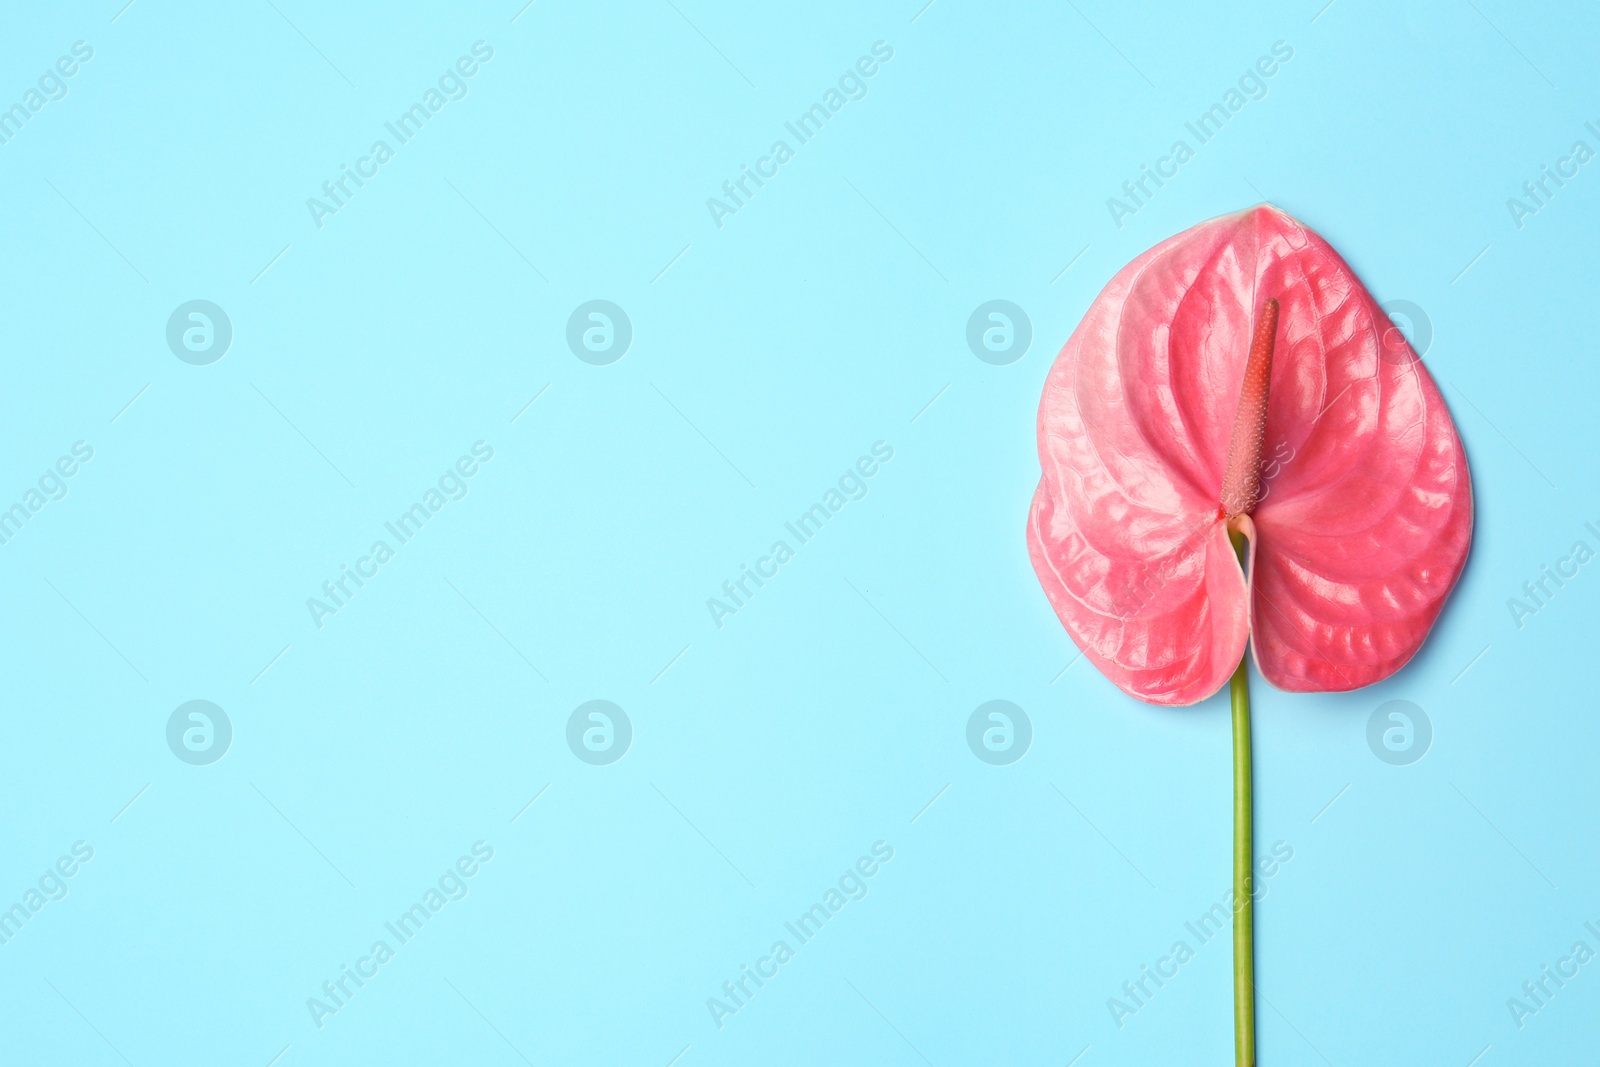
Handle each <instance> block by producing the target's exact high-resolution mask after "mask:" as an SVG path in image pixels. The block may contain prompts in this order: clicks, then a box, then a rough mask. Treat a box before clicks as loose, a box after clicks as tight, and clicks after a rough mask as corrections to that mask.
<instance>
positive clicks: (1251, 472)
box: [1028, 206, 1472, 704]
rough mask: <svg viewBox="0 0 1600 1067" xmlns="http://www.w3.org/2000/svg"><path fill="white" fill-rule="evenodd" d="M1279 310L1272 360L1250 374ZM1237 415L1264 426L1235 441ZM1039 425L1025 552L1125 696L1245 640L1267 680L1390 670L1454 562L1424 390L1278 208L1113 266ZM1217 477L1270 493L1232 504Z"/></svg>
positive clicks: (1442, 426) (1352, 285) (1467, 507)
mask: <svg viewBox="0 0 1600 1067" xmlns="http://www.w3.org/2000/svg"><path fill="white" fill-rule="evenodd" d="M1272 306H1275V308H1276V311H1275V314H1276V317H1277V323H1276V341H1275V344H1274V343H1273V339H1272V337H1271V335H1270V333H1269V336H1268V342H1267V345H1268V350H1267V363H1268V364H1269V365H1270V375H1268V374H1266V373H1263V374H1262V375H1261V376H1260V377H1258V378H1253V379H1251V380H1250V383H1249V385H1250V387H1249V388H1246V385H1247V379H1246V363H1247V361H1248V359H1249V357H1250V353H1251V342H1252V338H1253V336H1254V335H1255V334H1256V333H1257V331H1258V327H1259V326H1260V325H1261V324H1262V323H1263V321H1264V319H1265V317H1266V315H1267V309H1268V308H1269V307H1272ZM1258 409H1259V410H1258ZM1260 411H1264V413H1265V422H1264V425H1263V424H1261V423H1260V422H1253V423H1252V420H1254V419H1256V417H1257V416H1258V414H1259V412H1260ZM1241 420H1242V421H1241ZM1247 426H1249V427H1251V428H1258V434H1259V435H1258V436H1256V437H1255V438H1254V440H1253V441H1252V440H1250V439H1249V438H1248V435H1247V439H1246V441H1245V445H1246V446H1247V447H1246V448H1245V450H1244V451H1242V452H1236V453H1234V454H1232V455H1230V444H1231V443H1232V442H1233V441H1234V438H1235V435H1236V429H1238V430H1242V429H1244V428H1246V427H1247ZM1038 436H1039V460H1040V463H1041V465H1042V467H1043V471H1044V473H1043V477H1042V478H1041V479H1040V482H1039V488H1038V491H1037V492H1036V493H1035V495H1034V499H1033V509H1032V512H1031V514H1030V516H1029V522H1028V548H1029V551H1030V553H1031V555H1032V557H1033V564H1034V568H1035V570H1036V571H1037V572H1038V575H1039V580H1040V582H1041V583H1042V584H1043V586H1044V589H1045V592H1046V593H1047V594H1048V596H1049V598H1050V602H1051V604H1052V605H1053V606H1054V608H1055V610H1056V614H1057V615H1058V616H1060V618H1061V621H1062V623H1063V624H1064V625H1065V626H1066V628H1067V631H1068V633H1070V634H1071V635H1072V638H1073V640H1074V641H1075V642H1076V643H1077V644H1078V646H1079V647H1080V648H1082V649H1083V652H1084V654H1085V655H1086V656H1087V657H1088V658H1089V659H1090V661H1091V662H1093V663H1094V664H1095V666H1097V667H1098V668H1100V670H1101V672H1102V673H1103V674H1105V676H1106V677H1107V678H1109V679H1110V680H1111V681H1112V682H1114V683H1115V684H1116V685H1117V686H1118V687H1119V688H1120V689H1122V690H1123V691H1124V692H1126V693H1128V694H1129V695H1131V696H1135V697H1138V698H1139V699H1140V700H1145V701H1149V702H1151V703H1156V704H1193V703H1195V702H1196V701H1199V700H1203V699H1205V698H1206V697H1208V696H1210V695H1211V694H1213V693H1215V692H1216V691H1217V690H1218V689H1220V688H1221V687H1222V685H1223V683H1225V682H1226V681H1227V680H1228V677H1229V675H1230V674H1232V673H1233V671H1234V669H1235V668H1236V667H1237V666H1238V665H1239V662H1240V658H1241V656H1242V655H1243V653H1244V650H1245V644H1246V641H1247V640H1248V641H1249V642H1250V643H1251V644H1252V645H1253V647H1254V650H1255V659H1256V664H1257V666H1258V668H1259V669H1260V671H1261V673H1262V675H1263V676H1264V677H1265V678H1266V679H1267V681H1269V682H1271V683H1272V684H1273V685H1275V686H1277V687H1278V688H1280V689H1287V690H1292V691H1296V692H1307V691H1312V692H1317V691H1330V690H1347V689H1354V688H1357V687H1359V686H1363V685H1368V684H1370V683H1372V682H1376V681H1380V680H1382V679H1384V678H1387V677H1388V676H1389V675H1390V674H1392V673H1394V672H1395V671H1396V670H1398V669H1399V668H1400V667H1401V666H1403V665H1404V664H1405V662H1406V661H1407V660H1409V659H1410V658H1411V657H1412V655H1413V654H1415V653H1416V651H1417V649H1418V648H1419V647H1420V646H1421V644H1422V641H1423V638H1424V637H1426V636H1427V633H1428V630H1429V628H1430V627H1432V625H1433V622H1434V619H1435V618H1436V617H1437V616H1438V614H1439V610H1440V608H1441V607H1442V606H1443V604H1444V600H1445V597H1446V596H1447V595H1448V594H1449V592H1450V589H1451V587H1452V586H1453V585H1454V584H1455V581H1456V578H1457V577H1458V576H1459V575H1460V573H1461V569H1462V565H1463V564H1464V562H1465V560H1466V555H1467V547H1468V542H1469V541H1470V539H1471V532H1472V493H1471V487H1470V484H1469V481H1468V475H1467V463H1466V456H1465V454H1464V452H1463V451H1462V448H1461V441H1460V438H1459V437H1458V436H1457V435H1456V429H1455V425H1454V423H1452V422H1451V419H1450V413H1449V411H1448V410H1447V409H1446V407H1445V404H1444V400H1443V398H1442V397H1441V396H1440V394H1439V389H1438V387H1437V386H1436V385H1435V384H1434V382H1433V379H1432V378H1431V377H1430V376H1429V375H1428V372H1427V371H1426V370H1425V369H1424V368H1423V366H1422V364H1421V362H1420V361H1418V359H1417V358H1416V356H1415V354H1414V353H1413V352H1412V351H1411V348H1410V346H1409V345H1408V344H1407V343H1406V341H1405V338H1404V336H1403V335H1402V334H1401V333H1400V332H1399V330H1397V329H1395V328H1394V326H1393V324H1392V323H1391V322H1390V320H1389V318H1388V316H1387V315H1385V314H1384V312H1383V311H1382V310H1381V309H1380V308H1379V307H1378V304H1377V302H1376V301H1375V300H1374V299H1373V298H1372V294H1371V293H1369V292H1367V290H1366V288H1365V287H1363V286H1362V284H1361V282H1360V281H1359V280H1358V279H1357V278H1356V276H1355V274H1354V273H1352V272H1351V270H1350V268H1349V267H1348V266H1347V265H1346V264H1345V262H1344V260H1342V259H1341V258H1340V257H1339V255H1338V253H1336V252H1334V250H1333V249H1332V248H1330V247H1329V246H1328V244H1327V242H1325V241H1324V240H1323V239H1322V238H1321V237H1319V236H1317V235H1316V234H1315V233H1313V232H1312V231H1311V230H1309V229H1307V228H1306V227H1305V226H1304V225H1302V224H1301V223H1299V222H1298V221H1296V220H1295V219H1293V218H1291V217H1290V216H1289V215H1287V214H1285V213H1284V212H1282V211H1279V210H1277V209H1276V208H1272V207H1267V206H1262V207H1257V208H1253V209H1251V210H1249V211H1245V212H1242V213H1240V214H1236V215H1229V216H1224V217H1222V218H1218V219H1212V220H1211V221H1209V222H1204V223H1201V224H1200V225H1199V226H1196V227H1194V228H1193V229H1191V230H1187V231H1185V232H1184V233H1181V234H1179V235H1177V236H1176V237H1173V238H1170V239H1169V240H1167V241H1164V242H1162V243H1161V244H1159V245H1157V246H1156V247H1154V248H1152V249H1150V250H1149V251H1148V252H1145V253H1144V254H1143V255H1141V256H1139V257H1138V258H1137V259H1135V260H1134V261H1133V262H1132V263H1129V264H1128V265H1127V266H1126V267H1124V268H1123V269H1122V270H1121V271H1120V272H1118V273H1117V275H1116V277H1114V278H1113V279H1112V280H1111V282H1110V284H1108V285H1107V286H1106V288H1105V290H1104V291H1103V292H1102V293H1101V294H1100V296H1099V297H1098V298H1097V299H1096V300H1095V302H1094V304H1093V305H1092V306H1091V307H1090V308H1089V311H1088V314H1086V315H1085V316H1084V318H1083V321H1082V323H1080V324H1079V326H1078V328H1077V330H1076V331H1074V332H1073V334H1072V337H1071V338H1070V339H1069V340H1068V341H1067V343H1066V346H1065V347H1064V348H1063V349H1062V350H1061V355H1060V356H1059V357H1058V358H1057V360H1056V363H1055V366H1054V367H1053V368H1052V369H1051V371H1050V376H1049V379H1048V380H1047V382H1046V383H1045V388H1044V397H1043V399H1042V400H1041V401H1040V404H1039V420H1038ZM1251 444H1253V445H1254V447H1253V448H1250V447H1248V446H1250V445H1251ZM1263 468H1265V471H1263ZM1263 473H1265V474H1266V475H1268V477H1265V478H1263V477H1262V475H1263ZM1230 479H1232V481H1233V487H1232V488H1233V489H1234V491H1235V494H1236V495H1238V494H1244V495H1245V496H1250V495H1251V494H1252V493H1253V495H1254V496H1255V497H1261V498H1262V499H1260V500H1259V502H1256V501H1255V500H1254V499H1251V500H1248V501H1247V500H1245V499H1243V497H1241V498H1240V499H1235V500H1233V501H1231V502H1227V503H1225V501H1224V489H1225V487H1226V486H1228V484H1229V480H1230ZM1252 479H1254V480H1255V481H1256V487H1255V489H1254V490H1252V489H1251V486H1250V484H1249V483H1250V482H1251V481H1252ZM1229 503H1231V504H1232V505H1234V506H1233V507H1232V508H1230V507H1229V506H1228V504H1229ZM1230 511H1231V512H1232V513H1231V514H1230ZM1230 526H1231V527H1232V528H1233V529H1235V530H1236V531H1238V532H1241V533H1243V534H1244V535H1245V536H1246V537H1247V539H1248V541H1249V546H1250V550H1251V552H1252V554H1253V557H1254V559H1253V564H1252V565H1251V566H1250V568H1249V570H1248V572H1246V571H1244V570H1241V568H1240V566H1239V563H1238V562H1237V561H1236V560H1235V557H1234V552H1233V550H1232V548H1231V547H1230V545H1229V539H1228V531H1229V528H1230Z"/></svg>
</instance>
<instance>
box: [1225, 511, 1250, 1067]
mask: <svg viewBox="0 0 1600 1067" xmlns="http://www.w3.org/2000/svg"><path fill="white" fill-rule="evenodd" d="M1229 536H1230V538H1231V539H1232V541H1233V547H1234V550H1235V551H1236V552H1238V553H1239V564H1240V566H1243V565H1244V557H1245V552H1246V548H1245V541H1244V538H1243V537H1241V536H1239V535H1238V534H1236V533H1233V532H1231V531H1230V533H1229ZM1249 665H1250V652H1249V649H1248V648H1246V650H1245V654H1244V656H1243V658H1241V659H1240V660H1239V667H1238V669H1237V670H1235V671H1234V672H1233V681H1232V682H1231V683H1230V684H1229V687H1228V688H1229V693H1230V694H1231V696H1232V697H1233V901H1234V912H1233V1047H1234V1062H1235V1064H1236V1067H1256V958H1255V942H1256V917H1255V897H1254V896H1253V895H1252V893H1251V890H1252V889H1254V885H1253V880H1252V878H1251V873H1252V868H1253V866H1254V848H1253V843H1252V837H1253V832H1252V828H1251V823H1252V820H1251V814H1252V811H1253V801H1252V797H1251V789H1250V780H1251V775H1250V673H1249Z"/></svg>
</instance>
